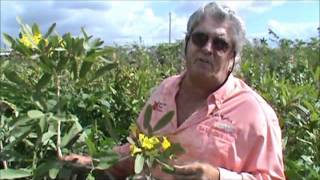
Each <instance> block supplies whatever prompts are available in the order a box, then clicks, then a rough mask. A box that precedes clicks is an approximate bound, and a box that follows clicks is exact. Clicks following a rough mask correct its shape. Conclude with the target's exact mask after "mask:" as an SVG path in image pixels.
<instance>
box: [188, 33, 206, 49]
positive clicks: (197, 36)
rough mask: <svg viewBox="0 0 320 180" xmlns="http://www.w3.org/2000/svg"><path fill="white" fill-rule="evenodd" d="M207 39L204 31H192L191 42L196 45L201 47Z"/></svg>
mask: <svg viewBox="0 0 320 180" xmlns="http://www.w3.org/2000/svg"><path fill="white" fill-rule="evenodd" d="M208 39H209V36H208V35H207V34H204V33H194V34H192V35H191V40H192V42H193V43H194V44H195V45H196V46H198V47H203V46H204V45H205V44H206V43H207V41H208Z"/></svg>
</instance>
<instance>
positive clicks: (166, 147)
mask: <svg viewBox="0 0 320 180" xmlns="http://www.w3.org/2000/svg"><path fill="white" fill-rule="evenodd" d="M161 145H162V148H163V150H166V149H168V148H169V147H170V146H171V143H170V141H169V140H168V139H167V138H166V137H163V141H162V143H161Z"/></svg>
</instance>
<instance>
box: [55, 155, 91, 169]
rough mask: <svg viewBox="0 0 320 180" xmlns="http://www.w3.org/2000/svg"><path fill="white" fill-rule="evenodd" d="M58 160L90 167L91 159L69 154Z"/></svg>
mask: <svg viewBox="0 0 320 180" xmlns="http://www.w3.org/2000/svg"><path fill="white" fill-rule="evenodd" d="M60 160H61V161H64V162H66V163H76V164H79V165H83V166H91V165H92V158H91V157H90V156H83V155H78V154H70V155H67V156H63V157H62V158H60Z"/></svg>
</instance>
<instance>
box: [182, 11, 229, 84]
mask: <svg viewBox="0 0 320 180" xmlns="http://www.w3.org/2000/svg"><path fill="white" fill-rule="evenodd" d="M228 26H229V24H228V23H226V22H222V23H217V22H216V21H215V20H214V19H213V18H211V17H204V18H203V20H202V21H201V22H200V24H199V25H198V26H197V27H196V28H195V29H194V31H193V32H192V34H191V35H190V39H189V42H188V45H187V52H186V66H187V73H188V74H189V75H190V76H192V78H196V79H199V80H200V79H201V80H208V78H209V80H210V81H212V80H214V81H215V82H217V83H223V82H224V80H225V79H226V78H227V76H228V74H229V71H230V70H231V68H232V65H233V63H234V62H233V61H234V56H235V53H234V48H233V45H232V37H231V30H230V28H229V27H228Z"/></svg>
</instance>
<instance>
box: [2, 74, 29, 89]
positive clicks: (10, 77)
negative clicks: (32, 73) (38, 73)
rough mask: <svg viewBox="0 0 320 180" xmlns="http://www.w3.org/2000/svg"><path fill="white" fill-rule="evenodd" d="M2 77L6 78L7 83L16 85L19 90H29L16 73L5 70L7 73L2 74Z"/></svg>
mask: <svg viewBox="0 0 320 180" xmlns="http://www.w3.org/2000/svg"><path fill="white" fill-rule="evenodd" d="M4 75H5V76H6V78H7V79H8V80H9V81H11V82H13V83H15V84H17V85H18V86H20V87H21V88H28V89H30V86H29V85H28V84H27V83H26V82H25V81H24V80H23V79H21V78H20V77H19V75H18V74H17V73H16V72H14V71H10V70H7V71H5V72H4Z"/></svg>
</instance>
